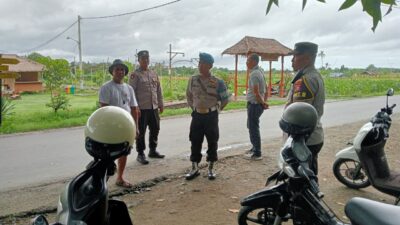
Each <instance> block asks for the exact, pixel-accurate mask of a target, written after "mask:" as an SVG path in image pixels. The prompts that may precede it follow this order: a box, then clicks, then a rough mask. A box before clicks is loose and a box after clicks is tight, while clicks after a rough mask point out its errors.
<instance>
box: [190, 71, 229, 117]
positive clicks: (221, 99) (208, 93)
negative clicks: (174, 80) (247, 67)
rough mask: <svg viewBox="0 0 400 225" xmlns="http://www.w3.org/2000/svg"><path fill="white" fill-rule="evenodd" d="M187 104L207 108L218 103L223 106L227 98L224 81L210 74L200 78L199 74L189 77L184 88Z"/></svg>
mask: <svg viewBox="0 0 400 225" xmlns="http://www.w3.org/2000/svg"><path fill="white" fill-rule="evenodd" d="M186 98H187V102H188V105H189V106H190V107H192V108H201V109H208V108H211V107H213V106H216V105H218V104H219V103H220V104H221V105H222V106H225V105H226V104H227V103H228V100H229V94H228V90H227V88H226V85H225V82H224V81H223V80H221V79H218V78H217V77H215V76H213V75H211V76H210V77H208V78H206V79H202V78H201V76H200V75H194V76H192V77H191V78H190V79H189V82H188V86H187V89H186Z"/></svg>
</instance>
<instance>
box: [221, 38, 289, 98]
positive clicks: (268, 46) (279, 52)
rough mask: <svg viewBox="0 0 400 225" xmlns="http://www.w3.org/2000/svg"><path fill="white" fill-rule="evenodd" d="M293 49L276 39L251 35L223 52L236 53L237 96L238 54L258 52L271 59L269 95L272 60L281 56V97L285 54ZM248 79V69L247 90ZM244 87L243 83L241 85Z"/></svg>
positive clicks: (270, 84)
mask: <svg viewBox="0 0 400 225" xmlns="http://www.w3.org/2000/svg"><path fill="white" fill-rule="evenodd" d="M291 51H292V49H290V48H288V47H286V46H284V45H282V44H281V43H279V42H278V41H276V40H275V39H269V38H257V37H250V36H245V37H244V38H243V39H242V40H240V41H239V42H238V43H236V44H235V45H233V46H232V47H229V48H227V49H225V51H223V52H222V55H224V54H228V55H235V97H236V96H237V88H238V83H237V77H238V75H237V65H238V55H241V56H247V55H249V54H251V53H257V54H258V55H260V56H261V60H263V61H269V81H268V96H271V89H272V70H271V66H272V61H278V59H279V57H281V64H282V69H281V80H280V82H279V95H280V96H281V97H283V96H284V79H283V70H284V68H283V62H284V61H283V58H284V57H285V56H288V55H290V52H291ZM248 79H249V72H248V71H247V77H246V85H245V87H246V91H247V88H248ZM240 86H241V87H243V85H240Z"/></svg>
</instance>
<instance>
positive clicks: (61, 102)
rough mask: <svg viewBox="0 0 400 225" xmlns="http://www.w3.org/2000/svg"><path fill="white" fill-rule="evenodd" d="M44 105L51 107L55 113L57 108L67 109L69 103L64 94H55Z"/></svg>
mask: <svg viewBox="0 0 400 225" xmlns="http://www.w3.org/2000/svg"><path fill="white" fill-rule="evenodd" d="M46 106H47V107H50V108H52V109H53V110H54V113H57V111H58V110H59V109H62V110H68V108H69V107H70V106H71V105H70V104H69V99H68V98H67V96H65V94H56V95H52V96H51V100H50V102H49V103H47V104H46Z"/></svg>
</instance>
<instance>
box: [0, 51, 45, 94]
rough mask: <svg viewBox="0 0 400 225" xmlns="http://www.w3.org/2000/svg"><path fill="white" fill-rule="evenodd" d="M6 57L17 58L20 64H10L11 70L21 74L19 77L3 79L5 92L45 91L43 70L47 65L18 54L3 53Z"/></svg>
mask: <svg viewBox="0 0 400 225" xmlns="http://www.w3.org/2000/svg"><path fill="white" fill-rule="evenodd" d="M3 57H4V58H16V59H18V60H19V63H18V64H15V65H9V66H8V67H9V69H8V70H9V71H10V72H14V73H17V74H19V78H17V79H15V78H7V79H3V87H2V88H3V93H5V94H13V93H21V92H39V91H43V90H44V87H43V82H42V72H43V71H44V69H45V66H44V65H42V64H40V63H37V62H34V61H32V60H30V59H27V58H23V57H19V56H17V55H11V54H3Z"/></svg>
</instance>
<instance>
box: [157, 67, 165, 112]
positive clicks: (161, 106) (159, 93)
mask: <svg viewBox="0 0 400 225" xmlns="http://www.w3.org/2000/svg"><path fill="white" fill-rule="evenodd" d="M156 77H157V102H158V108H159V110H160V113H163V112H164V97H163V94H162V88H161V83H160V78H159V77H158V75H157V74H156Z"/></svg>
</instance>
